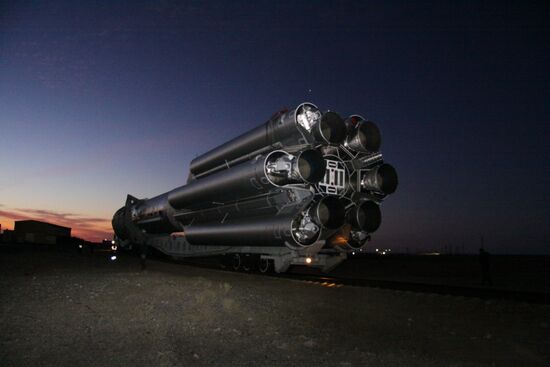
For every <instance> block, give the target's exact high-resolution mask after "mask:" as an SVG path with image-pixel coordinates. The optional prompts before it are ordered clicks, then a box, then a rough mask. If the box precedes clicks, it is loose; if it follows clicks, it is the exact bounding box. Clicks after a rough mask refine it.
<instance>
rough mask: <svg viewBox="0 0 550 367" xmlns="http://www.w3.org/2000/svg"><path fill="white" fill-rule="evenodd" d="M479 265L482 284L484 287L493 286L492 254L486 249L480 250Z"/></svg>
mask: <svg viewBox="0 0 550 367" xmlns="http://www.w3.org/2000/svg"><path fill="white" fill-rule="evenodd" d="M479 265H480V266H481V283H482V284H483V285H493V280H492V279H491V254H489V252H487V251H485V250H484V249H482V248H480V249H479Z"/></svg>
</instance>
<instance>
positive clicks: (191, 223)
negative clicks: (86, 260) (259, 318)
mask: <svg viewBox="0 0 550 367" xmlns="http://www.w3.org/2000/svg"><path fill="white" fill-rule="evenodd" d="M380 145H381V135H380V131H379V129H378V126H377V125H376V124H375V123H374V122H372V121H369V120H367V119H365V118H363V117H361V116H359V115H351V116H349V117H348V118H347V119H343V118H342V117H340V115H338V114H337V113H335V112H331V111H328V112H324V113H323V112H321V110H319V109H318V108H317V106H315V105H314V104H312V103H302V104H300V105H299V106H298V107H296V108H294V109H292V110H284V111H281V112H278V113H276V114H275V115H273V116H272V117H271V118H270V119H269V120H268V121H267V122H265V123H263V124H261V125H259V126H258V127H256V128H254V129H252V130H250V131H248V132H246V133H244V134H242V135H240V136H238V137H236V138H234V139H232V140H230V141H228V142H226V143H224V144H222V145H220V146H218V147H216V148H214V149H212V150H210V151H208V152H206V153H204V154H202V155H200V156H199V157H197V158H195V159H193V160H192V161H191V164H190V172H189V176H188V180H187V184H186V185H183V186H180V187H177V188H175V189H173V190H171V191H169V192H166V193H163V194H161V195H158V196H156V197H153V198H151V199H138V198H136V197H134V196H131V195H128V196H127V198H126V203H125V205H124V206H123V207H122V208H120V209H119V210H118V211H117V212H116V213H115V214H114V216H113V221H112V224H113V229H114V231H115V241H116V244H117V246H119V247H121V248H128V247H131V246H139V247H140V248H141V249H145V248H147V246H151V247H154V248H155V249H157V250H159V251H161V252H163V253H165V254H167V255H169V256H172V257H174V258H186V257H203V256H218V255H225V256H226V258H228V259H229V260H230V263H231V266H232V267H233V268H234V269H239V268H244V269H249V268H252V267H256V268H257V269H259V270H260V271H261V272H267V271H270V270H274V271H275V272H285V271H286V270H288V268H289V266H291V265H305V266H310V267H318V268H321V269H322V270H323V271H328V270H330V269H332V268H334V267H335V266H337V265H338V264H340V263H341V262H342V261H344V260H345V259H346V258H347V255H348V253H350V252H353V251H357V250H359V249H361V248H363V247H364V246H366V243H367V242H368V241H369V240H370V238H371V234H372V233H373V232H375V231H376V230H377V229H378V227H379V226H380V223H381V213H380V207H379V206H380V203H381V202H382V201H383V200H384V199H385V198H386V197H387V196H388V195H390V194H392V193H393V192H394V191H395V190H396V188H397V184H398V179H397V173H396V171H395V169H394V168H393V167H392V166H391V165H389V164H387V163H385V162H384V160H383V157H382V153H381V152H380Z"/></svg>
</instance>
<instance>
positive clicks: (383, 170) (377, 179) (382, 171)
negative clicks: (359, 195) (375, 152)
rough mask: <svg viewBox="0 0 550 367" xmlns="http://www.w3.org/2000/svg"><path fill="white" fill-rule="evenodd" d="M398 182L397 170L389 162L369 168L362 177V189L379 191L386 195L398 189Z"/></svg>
mask: <svg viewBox="0 0 550 367" xmlns="http://www.w3.org/2000/svg"><path fill="white" fill-rule="evenodd" d="M397 184H398V179H397V171H396V170H395V168H393V166H391V165H389V164H387V163H383V164H381V165H380V166H377V167H374V168H373V169H370V170H368V171H367V172H366V173H365V174H364V175H363V177H361V183H360V185H361V189H362V190H364V191H377V192H381V193H383V194H384V195H389V194H393V193H394V192H395V190H396V189H397Z"/></svg>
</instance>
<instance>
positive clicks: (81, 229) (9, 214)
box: [0, 207, 113, 242]
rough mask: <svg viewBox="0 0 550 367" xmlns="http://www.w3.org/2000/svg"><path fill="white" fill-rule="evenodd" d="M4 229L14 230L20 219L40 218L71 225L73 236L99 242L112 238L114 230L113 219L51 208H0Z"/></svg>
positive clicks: (58, 223)
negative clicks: (16, 222) (62, 211)
mask: <svg viewBox="0 0 550 367" xmlns="http://www.w3.org/2000/svg"><path fill="white" fill-rule="evenodd" d="M0 218H1V219H0V225H2V230H13V227H14V222H15V221H19V220H38V221H41V222H48V223H51V224H56V225H59V226H64V227H70V228H71V236H73V237H79V238H82V239H84V240H87V241H92V242H98V241H101V240H102V239H104V238H111V237H112V236H113V230H112V228H111V220H110V219H105V218H97V217H90V216H86V215H81V214H73V213H58V212H55V211H51V210H36V209H10V208H5V207H4V208H2V210H0Z"/></svg>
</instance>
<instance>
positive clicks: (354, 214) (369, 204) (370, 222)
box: [348, 200, 382, 233]
mask: <svg viewBox="0 0 550 367" xmlns="http://www.w3.org/2000/svg"><path fill="white" fill-rule="evenodd" d="M348 220H349V222H350V224H351V227H352V229H354V230H358V231H365V232H368V233H372V232H374V231H376V230H377V229H378V228H379V227H380V224H381V223H382V213H381V212H380V207H379V206H378V204H376V203H375V202H373V201H370V200H367V201H364V202H362V203H361V204H359V205H357V206H354V207H353V208H352V209H351V210H350V211H349V212H348Z"/></svg>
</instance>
